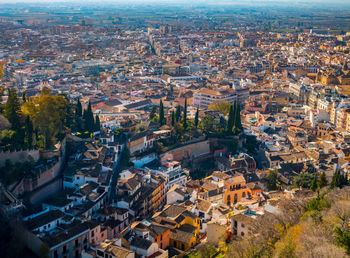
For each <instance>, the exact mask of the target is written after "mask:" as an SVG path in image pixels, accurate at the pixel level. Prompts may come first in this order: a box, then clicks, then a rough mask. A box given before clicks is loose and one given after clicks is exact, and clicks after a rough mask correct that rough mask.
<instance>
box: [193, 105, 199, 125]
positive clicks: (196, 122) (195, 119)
mask: <svg viewBox="0 0 350 258" xmlns="http://www.w3.org/2000/svg"><path fill="white" fill-rule="evenodd" d="M198 116H199V108H198V107H197V112H196V116H195V117H194V126H195V127H196V128H197V126H198Z"/></svg>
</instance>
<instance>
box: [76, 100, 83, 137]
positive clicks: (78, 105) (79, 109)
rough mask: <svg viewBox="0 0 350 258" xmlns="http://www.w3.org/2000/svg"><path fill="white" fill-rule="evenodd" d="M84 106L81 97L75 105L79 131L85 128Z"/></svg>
mask: <svg viewBox="0 0 350 258" xmlns="http://www.w3.org/2000/svg"><path fill="white" fill-rule="evenodd" d="M82 116H83V108H82V106H81V103H80V99H78V101H77V103H76V105H75V126H76V129H77V131H81V130H82V129H83V128H82V127H83V120H82Z"/></svg>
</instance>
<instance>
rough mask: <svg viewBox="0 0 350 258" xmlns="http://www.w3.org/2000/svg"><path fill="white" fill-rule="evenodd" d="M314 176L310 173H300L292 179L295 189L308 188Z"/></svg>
mask: <svg viewBox="0 0 350 258" xmlns="http://www.w3.org/2000/svg"><path fill="white" fill-rule="evenodd" d="M313 178H314V176H313V175H312V174H311V173H300V174H299V175H297V176H296V177H294V185H295V186H296V187H303V188H310V186H311V182H312V180H313Z"/></svg>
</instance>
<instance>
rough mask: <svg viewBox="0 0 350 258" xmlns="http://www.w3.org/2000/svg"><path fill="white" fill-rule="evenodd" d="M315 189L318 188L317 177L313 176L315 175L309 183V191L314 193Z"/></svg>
mask: <svg viewBox="0 0 350 258" xmlns="http://www.w3.org/2000/svg"><path fill="white" fill-rule="evenodd" d="M317 187H318V184H317V175H316V174H315V175H314V178H313V179H312V181H311V184H310V189H311V190H312V191H314V192H316V190H317Z"/></svg>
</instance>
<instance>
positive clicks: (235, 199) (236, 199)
mask: <svg viewBox="0 0 350 258" xmlns="http://www.w3.org/2000/svg"><path fill="white" fill-rule="evenodd" d="M237 201H238V195H237V194H236V193H235V198H234V203H236V202H237Z"/></svg>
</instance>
